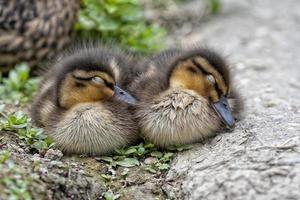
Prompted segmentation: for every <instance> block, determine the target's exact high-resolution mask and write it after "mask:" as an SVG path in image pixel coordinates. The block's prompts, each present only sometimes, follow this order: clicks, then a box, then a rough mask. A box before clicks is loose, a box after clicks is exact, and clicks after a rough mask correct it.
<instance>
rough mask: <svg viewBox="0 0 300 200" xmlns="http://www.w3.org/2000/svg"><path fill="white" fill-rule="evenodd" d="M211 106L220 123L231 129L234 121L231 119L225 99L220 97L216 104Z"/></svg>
mask: <svg viewBox="0 0 300 200" xmlns="http://www.w3.org/2000/svg"><path fill="white" fill-rule="evenodd" d="M212 106H213V108H214V109H215V111H216V113H217V114H218V116H219V117H220V118H221V119H222V121H223V122H224V123H225V124H226V125H227V126H229V127H230V128H233V126H234V123H235V120H234V118H233V115H232V112H231V109H230V106H229V103H228V101H227V98H226V97H224V96H223V95H222V96H221V98H220V100H219V101H218V102H216V103H213V104H212Z"/></svg>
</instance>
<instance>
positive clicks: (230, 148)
mask: <svg viewBox="0 0 300 200" xmlns="http://www.w3.org/2000/svg"><path fill="white" fill-rule="evenodd" d="M222 3H223V8H224V10H223V11H222V13H220V14H219V16H217V17H216V18H214V19H211V20H210V21H208V22H207V23H205V24H202V25H201V27H200V28H199V29H197V30H196V29H194V30H193V32H192V33H190V34H189V35H188V36H183V35H174V36H173V40H172V41H174V40H178V39H180V38H181V41H180V43H190V44H193V43H195V41H198V42H199V43H200V44H203V45H208V46H212V47H213V48H214V49H216V50H219V51H221V53H222V50H223V54H225V55H230V56H229V58H228V60H229V62H231V63H237V64H238V65H237V67H236V68H234V69H233V70H232V71H233V72H234V73H235V80H236V82H237V85H240V84H239V83H242V84H241V85H240V86H241V87H240V91H241V92H242V93H243V96H244V99H245V100H246V113H247V115H246V116H245V118H244V119H243V120H242V121H240V122H239V123H238V124H237V127H236V129H235V130H234V131H233V132H230V133H222V134H220V135H218V136H217V137H215V138H212V139H210V140H209V141H207V142H206V143H205V144H198V145H195V147H194V148H193V149H191V150H189V151H188V152H186V153H179V154H178V155H177V158H176V159H175V160H174V162H173V163H172V165H171V166H172V167H171V169H170V171H169V172H168V173H167V176H166V182H165V183H164V185H163V188H164V191H165V193H166V194H167V196H168V197H169V198H173V199H190V200H198V199H208V200H209V199H221V200H222V199H245V200H247V199H249V200H250V199H300V189H299V185H300V162H299V158H300V153H299V152H300V151H299V150H300V142H299V130H300V121H299V117H300V112H299V108H300V101H299V99H300V91H299V86H298V85H299V84H298V82H299V80H300V79H299V74H300V67H299V66H300V59H299V56H298V54H299V52H300V46H299V45H298V44H299V42H300V39H299V36H298V35H297V34H295V33H298V32H299V31H300V24H299V19H300V13H299V10H300V3H299V2H298V1H297V0H291V1H276V3H275V2H274V1H272V0H253V1H245V2H243V3H242V2H239V1H235V0H224V1H222ZM233 8H235V9H233ZM286 11H288V12H286ZM287 38H288V39H287ZM285 52H288V53H285ZM235 69H236V70H235ZM296 80H298V81H296ZM296 149H297V150H296Z"/></svg>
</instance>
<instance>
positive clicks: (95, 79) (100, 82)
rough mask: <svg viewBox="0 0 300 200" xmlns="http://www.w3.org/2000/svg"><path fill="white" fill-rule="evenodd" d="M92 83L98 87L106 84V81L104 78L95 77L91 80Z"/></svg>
mask: <svg viewBox="0 0 300 200" xmlns="http://www.w3.org/2000/svg"><path fill="white" fill-rule="evenodd" d="M91 81H92V82H93V83H94V84H96V85H103V84H105V82H104V80H103V79H102V78H100V77H99V76H95V77H93V78H91Z"/></svg>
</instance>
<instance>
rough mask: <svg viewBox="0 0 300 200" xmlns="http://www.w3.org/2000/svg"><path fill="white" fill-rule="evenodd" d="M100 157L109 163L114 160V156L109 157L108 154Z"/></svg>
mask: <svg viewBox="0 0 300 200" xmlns="http://www.w3.org/2000/svg"><path fill="white" fill-rule="evenodd" d="M100 159H101V160H103V161H105V162H108V163H112V162H113V161H114V160H113V158H112V157H108V156H102V157H100Z"/></svg>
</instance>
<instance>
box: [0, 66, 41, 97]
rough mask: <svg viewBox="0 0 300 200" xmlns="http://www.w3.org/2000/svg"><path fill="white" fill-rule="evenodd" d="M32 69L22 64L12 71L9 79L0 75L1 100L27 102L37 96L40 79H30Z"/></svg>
mask: <svg viewBox="0 0 300 200" xmlns="http://www.w3.org/2000/svg"><path fill="white" fill-rule="evenodd" d="M29 75H30V69H29V67H28V65H27V64H25V63H22V64H19V65H17V66H16V67H15V69H13V70H11V71H10V72H9V74H8V77H7V78H4V77H2V75H0V100H4V101H20V102H27V101H29V100H31V99H32V97H33V95H34V94H35V92H36V90H37V87H38V82H39V80H40V79H39V78H30V77H29Z"/></svg>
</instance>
